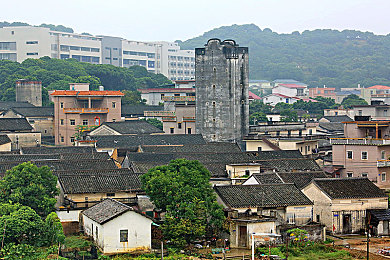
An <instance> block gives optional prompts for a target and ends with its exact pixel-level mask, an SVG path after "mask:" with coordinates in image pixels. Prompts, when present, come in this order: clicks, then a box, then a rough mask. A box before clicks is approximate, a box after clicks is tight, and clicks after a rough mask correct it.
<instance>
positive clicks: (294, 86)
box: [278, 84, 306, 88]
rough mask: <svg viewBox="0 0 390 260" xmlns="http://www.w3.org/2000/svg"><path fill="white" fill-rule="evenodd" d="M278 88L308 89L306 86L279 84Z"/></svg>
mask: <svg viewBox="0 0 390 260" xmlns="http://www.w3.org/2000/svg"><path fill="white" fill-rule="evenodd" d="M278 86H282V87H286V88H306V86H305V85H299V84H279V85H278Z"/></svg>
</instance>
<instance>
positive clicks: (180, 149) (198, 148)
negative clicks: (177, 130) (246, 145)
mask: <svg viewBox="0 0 390 260" xmlns="http://www.w3.org/2000/svg"><path fill="white" fill-rule="evenodd" d="M140 148H141V150H142V152H145V153H224V152H229V153H241V152H242V151H241V149H240V147H239V146H238V145H237V144H236V143H217V142H215V143H207V144H185V145H164V146H156V145H150V146H148V145H143V146H141V147H140Z"/></svg>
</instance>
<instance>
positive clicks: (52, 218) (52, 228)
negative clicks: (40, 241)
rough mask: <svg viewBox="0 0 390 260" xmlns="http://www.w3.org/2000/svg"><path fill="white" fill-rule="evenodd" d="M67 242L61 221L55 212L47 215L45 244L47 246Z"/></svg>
mask: <svg viewBox="0 0 390 260" xmlns="http://www.w3.org/2000/svg"><path fill="white" fill-rule="evenodd" d="M64 241H65V235H64V230H63V228H62V225H61V221H60V219H59V218H58V216H57V214H56V213H55V212H52V213H50V214H49V215H47V217H46V219H45V243H46V244H47V245H56V244H58V242H61V243H63V242H64Z"/></svg>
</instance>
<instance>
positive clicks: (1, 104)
mask: <svg viewBox="0 0 390 260" xmlns="http://www.w3.org/2000/svg"><path fill="white" fill-rule="evenodd" d="M14 107H35V106H34V105H33V104H30V103H28V102H14V101H0V111H5V110H8V109H10V108H14Z"/></svg>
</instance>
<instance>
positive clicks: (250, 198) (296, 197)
mask: <svg viewBox="0 0 390 260" xmlns="http://www.w3.org/2000/svg"><path fill="white" fill-rule="evenodd" d="M214 190H215V191H216V193H217V194H218V196H219V197H220V198H221V199H222V201H223V202H224V203H225V204H226V205H227V206H228V207H231V208H249V207H250V208H256V207H286V206H297V205H312V204H313V203H312V202H311V201H310V199H309V198H307V197H306V196H305V194H303V193H302V192H301V191H300V190H299V189H298V188H297V187H295V185H294V184H285V183H279V184H265V185H229V186H214Z"/></svg>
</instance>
